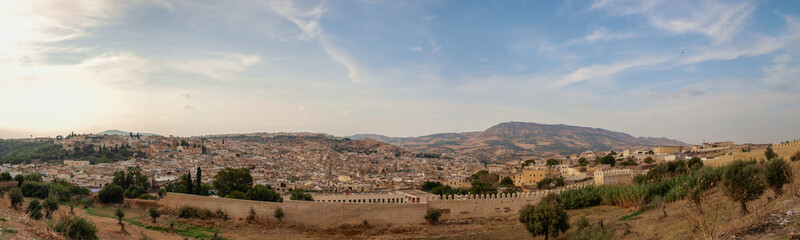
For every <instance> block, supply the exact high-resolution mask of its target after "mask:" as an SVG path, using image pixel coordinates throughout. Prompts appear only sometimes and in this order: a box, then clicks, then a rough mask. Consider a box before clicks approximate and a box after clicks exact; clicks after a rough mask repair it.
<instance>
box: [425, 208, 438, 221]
mask: <svg viewBox="0 0 800 240" xmlns="http://www.w3.org/2000/svg"><path fill="white" fill-rule="evenodd" d="M441 216H442V211H441V210H439V209H436V208H429V209H428V213H426V214H425V220H428V222H429V223H430V224H432V225H436V224H437V223H439V217H441Z"/></svg>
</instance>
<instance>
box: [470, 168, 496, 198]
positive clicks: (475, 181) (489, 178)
mask: <svg viewBox="0 0 800 240" xmlns="http://www.w3.org/2000/svg"><path fill="white" fill-rule="evenodd" d="M471 183H472V187H470V189H469V192H470V193H471V194H494V193H497V186H498V185H499V183H500V176H499V175H497V174H494V173H489V171H486V170H481V171H478V172H477V173H475V174H473V175H472V182H471Z"/></svg>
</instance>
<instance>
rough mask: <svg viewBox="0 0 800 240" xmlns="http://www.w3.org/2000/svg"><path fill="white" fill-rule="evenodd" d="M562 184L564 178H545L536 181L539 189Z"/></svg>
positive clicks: (561, 185)
mask: <svg viewBox="0 0 800 240" xmlns="http://www.w3.org/2000/svg"><path fill="white" fill-rule="evenodd" d="M563 186H564V178H563V177H560V178H545V179H542V181H539V182H538V183H536V187H537V188H539V189H551V188H556V187H563Z"/></svg>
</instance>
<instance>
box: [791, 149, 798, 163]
mask: <svg viewBox="0 0 800 240" xmlns="http://www.w3.org/2000/svg"><path fill="white" fill-rule="evenodd" d="M789 159H790V160H792V162H794V161H797V160H800V151H797V152H796V153H794V155H792V156H791V157H790V158H789Z"/></svg>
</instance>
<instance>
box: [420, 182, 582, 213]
mask: <svg viewBox="0 0 800 240" xmlns="http://www.w3.org/2000/svg"><path fill="white" fill-rule="evenodd" d="M591 185H592V184H591V183H584V184H576V185H571V186H569V187H565V188H560V189H555V190H546V191H539V192H533V193H514V194H492V195H450V196H443V197H439V198H436V197H434V198H428V199H427V201H428V207H429V208H436V209H440V210H442V216H441V217H440V219H441V220H458V219H471V218H492V217H509V216H516V215H517V214H519V210H520V209H522V207H523V206H525V205H527V204H536V203H538V202H539V200H541V198H542V197H544V196H546V195H547V194H550V193H560V192H561V191H564V190H568V189H575V188H581V187H586V186H591Z"/></svg>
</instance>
